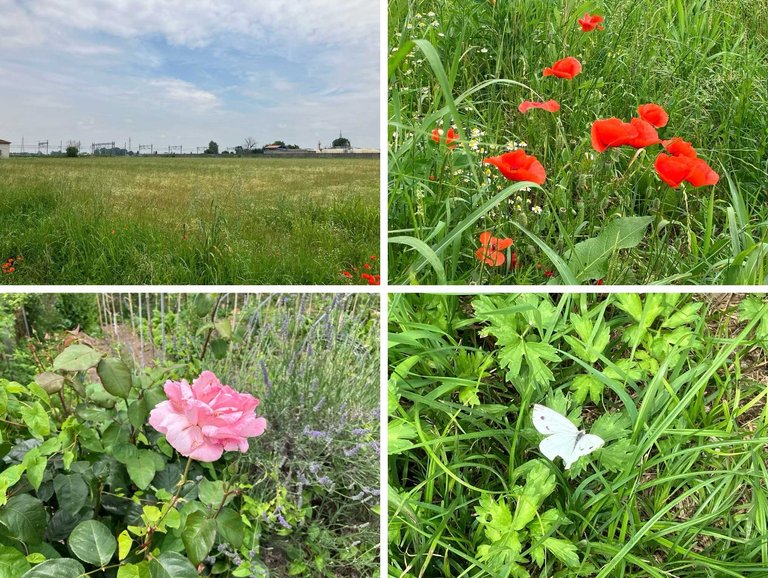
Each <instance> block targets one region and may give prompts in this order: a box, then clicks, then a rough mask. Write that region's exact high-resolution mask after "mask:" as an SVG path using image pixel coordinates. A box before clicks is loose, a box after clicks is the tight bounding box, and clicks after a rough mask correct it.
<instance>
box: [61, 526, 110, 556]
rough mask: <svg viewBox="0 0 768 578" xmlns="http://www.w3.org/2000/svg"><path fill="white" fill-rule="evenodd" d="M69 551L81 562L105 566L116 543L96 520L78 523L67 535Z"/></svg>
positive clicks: (105, 527) (108, 531)
mask: <svg viewBox="0 0 768 578" xmlns="http://www.w3.org/2000/svg"><path fill="white" fill-rule="evenodd" d="M68 544H69V549H70V550H71V551H72V553H73V554H74V555H75V556H77V557H78V558H80V559H81V560H82V561H83V562H88V563H89V564H93V565H95V566H102V567H103V566H105V565H106V564H107V562H109V561H110V560H111V559H112V556H113V555H114V554H115V550H117V541H116V540H115V537H114V536H113V535H112V532H111V531H110V529H109V528H107V526H105V525H104V524H102V523H101V522H98V521H96V520H87V521H86V522H81V523H79V524H78V525H77V526H76V527H75V529H74V530H72V533H71V534H70V535H69V541H68Z"/></svg>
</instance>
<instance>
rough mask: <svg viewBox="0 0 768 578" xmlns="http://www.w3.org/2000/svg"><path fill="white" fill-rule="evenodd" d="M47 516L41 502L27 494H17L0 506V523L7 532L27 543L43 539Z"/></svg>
mask: <svg viewBox="0 0 768 578" xmlns="http://www.w3.org/2000/svg"><path fill="white" fill-rule="evenodd" d="M47 522H48V517H47V515H46V513H45V508H44V507H43V503H42V502H41V501H40V500H38V499H37V498H33V497H32V496H30V495H29V494H19V495H17V496H13V497H12V498H11V499H9V500H8V503H7V504H6V505H5V506H3V507H2V508H0V524H2V525H3V526H5V529H6V530H7V532H6V533H7V534H8V535H10V536H13V537H14V538H15V539H17V540H19V541H21V542H26V543H27V544H39V543H40V542H42V541H43V534H44V533H45V526H46V523H47Z"/></svg>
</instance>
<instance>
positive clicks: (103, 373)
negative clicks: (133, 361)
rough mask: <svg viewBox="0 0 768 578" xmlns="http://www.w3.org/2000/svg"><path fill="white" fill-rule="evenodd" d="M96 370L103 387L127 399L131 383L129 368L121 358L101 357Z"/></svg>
mask: <svg viewBox="0 0 768 578" xmlns="http://www.w3.org/2000/svg"><path fill="white" fill-rule="evenodd" d="M96 372H97V373H98V374H99V379H101V384H102V385H103V386H104V389H106V390H107V391H108V392H109V393H111V394H112V395H114V396H117V397H122V398H123V399H128V394H129V393H130V392H131V384H132V381H131V370H130V368H129V367H128V366H127V365H126V364H125V363H123V361H122V360H121V359H116V358H113V357H110V358H106V359H102V360H101V361H99V365H98V367H96Z"/></svg>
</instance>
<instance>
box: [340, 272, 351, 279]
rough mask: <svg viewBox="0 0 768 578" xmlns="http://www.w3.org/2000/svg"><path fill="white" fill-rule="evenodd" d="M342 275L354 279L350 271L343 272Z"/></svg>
mask: <svg viewBox="0 0 768 578" xmlns="http://www.w3.org/2000/svg"><path fill="white" fill-rule="evenodd" d="M341 274H342V275H344V277H346V278H347V279H352V273H350V272H349V271H342V272H341Z"/></svg>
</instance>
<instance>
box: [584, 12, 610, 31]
mask: <svg viewBox="0 0 768 578" xmlns="http://www.w3.org/2000/svg"><path fill="white" fill-rule="evenodd" d="M603 20H604V18H603V17H602V16H598V15H597V14H593V15H592V16H590V15H589V13H586V14H584V18H579V24H581V31H582V32H592V31H593V30H594V29H595V28H597V29H598V30H604V28H603V26H602V25H601V24H600V23H601V22H602V21H603Z"/></svg>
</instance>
